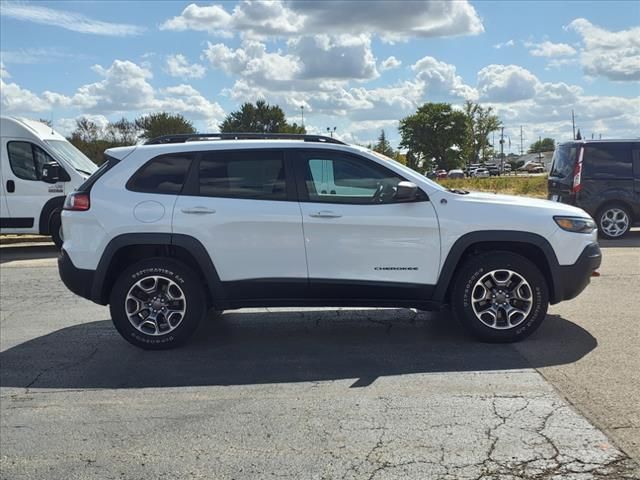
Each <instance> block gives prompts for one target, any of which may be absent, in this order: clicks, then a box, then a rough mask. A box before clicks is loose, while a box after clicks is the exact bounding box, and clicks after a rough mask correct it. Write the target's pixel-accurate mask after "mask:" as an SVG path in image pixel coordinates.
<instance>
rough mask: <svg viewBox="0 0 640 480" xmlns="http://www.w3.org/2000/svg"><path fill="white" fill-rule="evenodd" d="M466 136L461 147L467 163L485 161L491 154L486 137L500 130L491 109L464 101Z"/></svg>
mask: <svg viewBox="0 0 640 480" xmlns="http://www.w3.org/2000/svg"><path fill="white" fill-rule="evenodd" d="M464 114H465V117H466V125H467V135H466V139H465V143H464V146H463V155H464V158H465V159H466V160H467V162H468V163H475V162H477V161H478V160H480V159H482V160H483V161H486V160H487V158H489V157H490V156H491V154H492V153H493V147H492V146H491V144H490V143H489V140H488V137H489V134H490V133H491V132H495V131H496V130H499V129H500V126H501V123H500V119H499V118H498V116H497V115H494V114H493V108H492V107H488V108H483V107H482V106H481V105H479V104H477V103H473V102H470V101H468V100H467V101H466V102H465V104H464Z"/></svg>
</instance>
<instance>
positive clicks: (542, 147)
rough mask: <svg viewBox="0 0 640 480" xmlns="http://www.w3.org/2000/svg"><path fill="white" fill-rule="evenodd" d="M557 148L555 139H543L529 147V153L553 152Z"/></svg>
mask: <svg viewBox="0 0 640 480" xmlns="http://www.w3.org/2000/svg"><path fill="white" fill-rule="evenodd" d="M555 148H556V142H555V141H554V140H553V138H548V137H547V138H543V139H542V140H538V141H537V142H533V143H532V144H531V146H530V147H529V151H528V153H540V152H553V150H554V149H555Z"/></svg>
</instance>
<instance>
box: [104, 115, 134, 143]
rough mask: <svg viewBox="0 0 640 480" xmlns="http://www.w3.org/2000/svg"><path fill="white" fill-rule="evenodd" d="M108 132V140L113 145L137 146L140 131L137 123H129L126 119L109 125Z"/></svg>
mask: <svg viewBox="0 0 640 480" xmlns="http://www.w3.org/2000/svg"><path fill="white" fill-rule="evenodd" d="M106 130H107V138H108V139H109V140H110V141H111V142H113V143H122V144H123V145H135V143H136V142H137V140H138V129H137V127H136V123H135V121H133V122H132V121H129V120H127V119H126V118H124V117H122V118H121V119H120V120H118V121H117V122H112V123H109V125H108V126H107V129H106Z"/></svg>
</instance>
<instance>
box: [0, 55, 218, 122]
mask: <svg viewBox="0 0 640 480" xmlns="http://www.w3.org/2000/svg"><path fill="white" fill-rule="evenodd" d="M92 70H93V71H94V72H95V73H97V74H98V75H100V76H101V77H102V79H101V80H99V81H98V82H95V83H90V84H86V85H82V86H80V87H79V88H78V89H77V90H76V91H75V93H73V94H72V95H70V96H68V95H63V94H60V93H57V92H50V91H45V92H43V93H42V94H41V95H37V94H35V93H33V92H31V91H29V90H26V89H23V88H21V87H20V86H19V85H17V84H15V83H5V81H4V79H0V87H1V92H0V93H1V104H0V105H1V106H2V111H3V112H6V113H14V114H28V113H36V112H45V111H50V110H52V109H64V110H65V111H77V112H79V113H78V116H87V117H91V118H96V119H99V118H106V116H108V115H115V114H118V115H129V116H136V115H139V114H140V113H145V112H154V111H159V110H164V111H169V112H177V113H181V114H183V115H185V116H186V117H187V118H189V119H192V120H199V121H202V122H204V123H205V124H206V125H207V126H208V128H216V129H217V124H218V123H220V122H221V121H222V119H223V118H224V110H223V109H222V107H221V106H220V105H219V104H218V103H217V102H214V101H211V100H209V99H207V98H205V97H204V96H203V95H202V94H201V93H200V92H199V91H198V90H196V89H195V88H193V87H192V86H191V85H188V84H181V85H175V86H170V87H166V88H163V89H159V90H156V89H155V88H154V87H153V86H152V85H151V83H150V81H151V80H152V78H153V75H152V73H151V71H150V70H149V69H147V68H145V67H143V66H140V65H137V64H135V63H133V62H131V61H128V60H114V62H113V63H112V64H111V65H110V66H109V67H108V68H105V67H103V66H101V65H94V66H93V67H92ZM3 78H6V77H4V74H3ZM65 125H66V127H69V126H70V125H69V124H65Z"/></svg>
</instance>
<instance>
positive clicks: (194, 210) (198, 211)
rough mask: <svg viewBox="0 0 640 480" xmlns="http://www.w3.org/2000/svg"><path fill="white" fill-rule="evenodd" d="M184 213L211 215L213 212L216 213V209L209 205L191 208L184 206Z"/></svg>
mask: <svg viewBox="0 0 640 480" xmlns="http://www.w3.org/2000/svg"><path fill="white" fill-rule="evenodd" d="M182 213H186V214H190V215H211V214H212V213H216V211H215V210H214V209H212V208H207V207H191V208H183V209H182Z"/></svg>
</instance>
